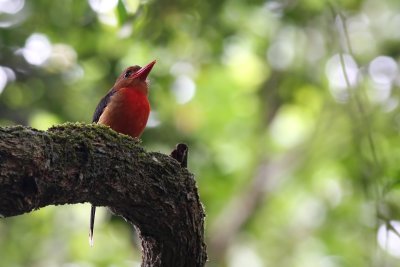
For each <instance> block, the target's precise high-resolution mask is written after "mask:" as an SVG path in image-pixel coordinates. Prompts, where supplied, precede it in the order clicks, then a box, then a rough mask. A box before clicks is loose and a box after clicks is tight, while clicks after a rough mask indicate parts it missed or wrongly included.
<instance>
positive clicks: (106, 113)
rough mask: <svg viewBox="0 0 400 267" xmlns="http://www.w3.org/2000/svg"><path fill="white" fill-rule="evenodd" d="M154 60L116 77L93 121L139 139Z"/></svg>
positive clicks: (91, 240) (92, 224)
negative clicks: (149, 76)
mask: <svg viewBox="0 0 400 267" xmlns="http://www.w3.org/2000/svg"><path fill="white" fill-rule="evenodd" d="M154 64H156V61H155V60H154V61H152V62H150V63H149V64H147V65H146V66H144V67H143V68H141V67H139V66H131V67H129V68H127V69H126V70H124V72H122V74H121V75H120V76H119V77H118V79H117V81H116V82H115V84H114V86H113V87H112V88H111V90H110V91H109V92H108V93H107V95H106V96H105V97H103V98H102V99H101V100H100V103H99V104H98V105H97V107H96V111H95V112H94V115H93V122H95V123H99V124H104V125H108V126H110V128H111V129H113V130H114V131H116V132H119V133H122V134H126V135H130V136H132V137H139V136H140V135H141V134H142V132H143V130H144V128H145V127H146V124H147V119H148V118H149V114H150V104H149V100H148V99H147V95H148V89H149V88H148V83H147V80H146V79H147V76H148V75H149V73H150V71H151V69H152V68H153V66H154ZM95 213H96V206H93V205H92V209H91V213H90V230H89V243H90V245H91V246H93V228H94V217H95Z"/></svg>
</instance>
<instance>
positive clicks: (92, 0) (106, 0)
mask: <svg viewBox="0 0 400 267" xmlns="http://www.w3.org/2000/svg"><path fill="white" fill-rule="evenodd" d="M117 4H118V0H89V5H90V7H91V8H92V9H93V10H94V11H95V12H97V13H107V12H110V11H112V10H113V9H114V8H115V7H116V6H117Z"/></svg>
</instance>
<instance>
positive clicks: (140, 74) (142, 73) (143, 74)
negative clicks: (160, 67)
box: [132, 60, 157, 81]
mask: <svg viewBox="0 0 400 267" xmlns="http://www.w3.org/2000/svg"><path fill="white" fill-rule="evenodd" d="M156 62H157V61H156V60H153V61H152V62H150V63H149V64H147V65H146V66H144V67H143V68H141V69H140V70H138V71H137V72H136V73H135V74H134V75H133V76H132V79H139V80H142V81H145V80H146V78H147V76H148V75H149V73H150V71H151V69H152V68H153V66H154V64H156Z"/></svg>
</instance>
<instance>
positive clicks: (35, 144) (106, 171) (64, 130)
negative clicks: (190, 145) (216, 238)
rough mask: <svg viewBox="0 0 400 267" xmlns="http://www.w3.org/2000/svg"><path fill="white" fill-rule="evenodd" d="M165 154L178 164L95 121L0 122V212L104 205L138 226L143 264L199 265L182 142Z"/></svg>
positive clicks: (195, 212) (199, 228) (201, 255)
mask: <svg viewBox="0 0 400 267" xmlns="http://www.w3.org/2000/svg"><path fill="white" fill-rule="evenodd" d="M177 155H178V156H177ZM172 156H173V157H175V158H177V160H179V162H178V161H177V160H175V159H173V158H172V157H170V156H167V155H164V154H160V153H154V152H146V151H145V150H144V149H143V148H142V147H140V145H139V142H138V140H135V139H133V138H130V137H128V136H124V135H120V134H117V133H116V132H114V131H112V130H111V129H109V128H108V127H106V126H100V125H94V124H89V125H88V124H63V125H59V126H56V127H53V128H50V129H49V130H48V131H46V132H45V131H38V130H35V129H32V128H29V127H22V126H15V127H6V128H0V214H1V215H2V216H3V217H9V216H15V215H20V214H23V213H26V212H30V211H32V210H36V209H39V208H42V207H45V206H47V205H62V204H74V203H83V202H90V203H92V204H94V205H96V206H108V207H109V208H110V209H111V210H112V211H113V212H114V213H115V214H117V215H120V216H122V217H124V218H125V219H126V220H127V221H128V222H130V223H132V224H133V225H134V226H135V227H136V228H137V229H138V232H139V235H140V238H141V241H142V251H143V252H142V253H143V254H142V259H143V262H142V266H146V267H150V266H174V267H177V266H204V264H205V262H206V260H207V254H206V245H205V243H204V217H205V214H204V210H203V207H202V205H201V203H200V199H199V196H198V192H197V188H196V184H195V180H194V177H193V175H192V174H191V173H190V172H188V171H187V169H186V168H185V166H186V157H187V147H186V150H185V147H182V146H181V147H177V149H176V150H174V152H173V153H172Z"/></svg>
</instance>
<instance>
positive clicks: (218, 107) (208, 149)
mask: <svg viewBox="0 0 400 267" xmlns="http://www.w3.org/2000/svg"><path fill="white" fill-rule="evenodd" d="M399 11H400V2H398V1H395V0H383V1H373V0H365V1H362V0H350V1H347V0H346V1H344V0H343V1H332V3H330V2H328V1H319V0H303V1H293V0H285V1H261V0H249V1H239V0H219V1H211V0H208V1H204V0H202V1H200V0H194V1H183V0H170V1H161V0H159V1H156V0H149V1H139V0H125V1H122V0H119V1H118V0H109V1H100V0H89V1H78V0H65V1H45V0H36V1H24V0H3V1H0V65H1V68H0V125H1V126H7V125H15V124H22V125H29V126H32V127H34V128H38V129H43V130H45V129H47V128H48V127H50V126H51V125H54V124H60V123H64V122H78V121H79V122H87V123H89V122H91V118H92V114H93V111H94V109H95V107H96V105H97V103H98V101H99V100H100V98H101V97H102V96H103V95H105V94H106V92H107V91H108V90H109V89H110V88H111V87H112V85H113V83H114V81H115V79H116V77H117V76H118V75H119V73H120V72H121V71H122V70H123V69H124V68H125V67H127V66H130V65H135V64H138V65H141V66H143V65H145V64H147V63H148V62H150V61H152V60H154V59H156V60H157V64H156V65H155V67H154V69H153V71H152V72H151V74H150V76H149V78H150V102H151V105H152V110H153V112H152V114H151V119H150V121H149V125H148V126H149V127H147V129H146V130H145V132H144V134H143V136H142V139H143V146H144V147H145V148H146V149H147V150H150V151H160V152H163V153H169V152H170V151H171V150H172V148H173V147H174V146H175V144H176V143H179V142H185V143H187V144H188V145H189V147H190V155H189V169H190V170H191V171H192V172H193V173H194V174H195V175H196V180H197V183H198V187H199V191H200V196H201V199H202V201H203V203H204V206H205V210H206V213H207V218H206V236H207V244H208V252H209V257H210V259H209V262H208V266H229V267H239V266H246V267H261V266H288V267H303V266H304V267H305V266H307V267H308V266H322V267H336V266H348V267H354V266H398V265H399V259H398V258H399V257H400V238H399V237H398V234H397V230H400V223H399V222H397V220H399V217H400V210H399V203H400V202H399V200H400V195H399V190H398V183H399V178H400V176H399V174H400V164H399V162H400V161H399V159H400V138H399V131H400V116H399V113H398V112H399V106H398V105H399V84H400V77H399V70H398V60H399V56H400V15H399V14H400V12H399ZM344 72H345V73H346V75H344V74H343V73H344ZM89 210H90V205H89V204H85V205H73V206H58V207H53V206H52V207H46V208H43V209H41V210H39V211H35V212H32V213H30V214H26V215H22V216H18V217H14V218H5V219H1V220H0V266H1V267H2V266H7V267H14V266H15V267H17V266H31V267H37V266H44V267H47V266H65V267H75V266H84V267H86V266H87V267H90V266H110V267H111V266H139V264H140V247H139V246H138V240H137V237H136V236H135V234H134V232H133V229H132V227H130V226H129V225H128V224H127V223H126V222H124V221H123V220H122V219H121V218H118V217H115V216H113V215H111V214H110V213H109V212H108V211H107V210H106V209H104V208H100V209H98V210H99V211H98V216H97V218H96V229H95V246H94V247H93V248H90V247H89V245H88V240H87V239H88V223H89ZM385 229H391V230H390V231H389V232H387V231H386V230H385ZM396 229H397V230H396ZM388 237H389V239H387V238H388ZM385 247H386V248H387V249H385Z"/></svg>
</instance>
